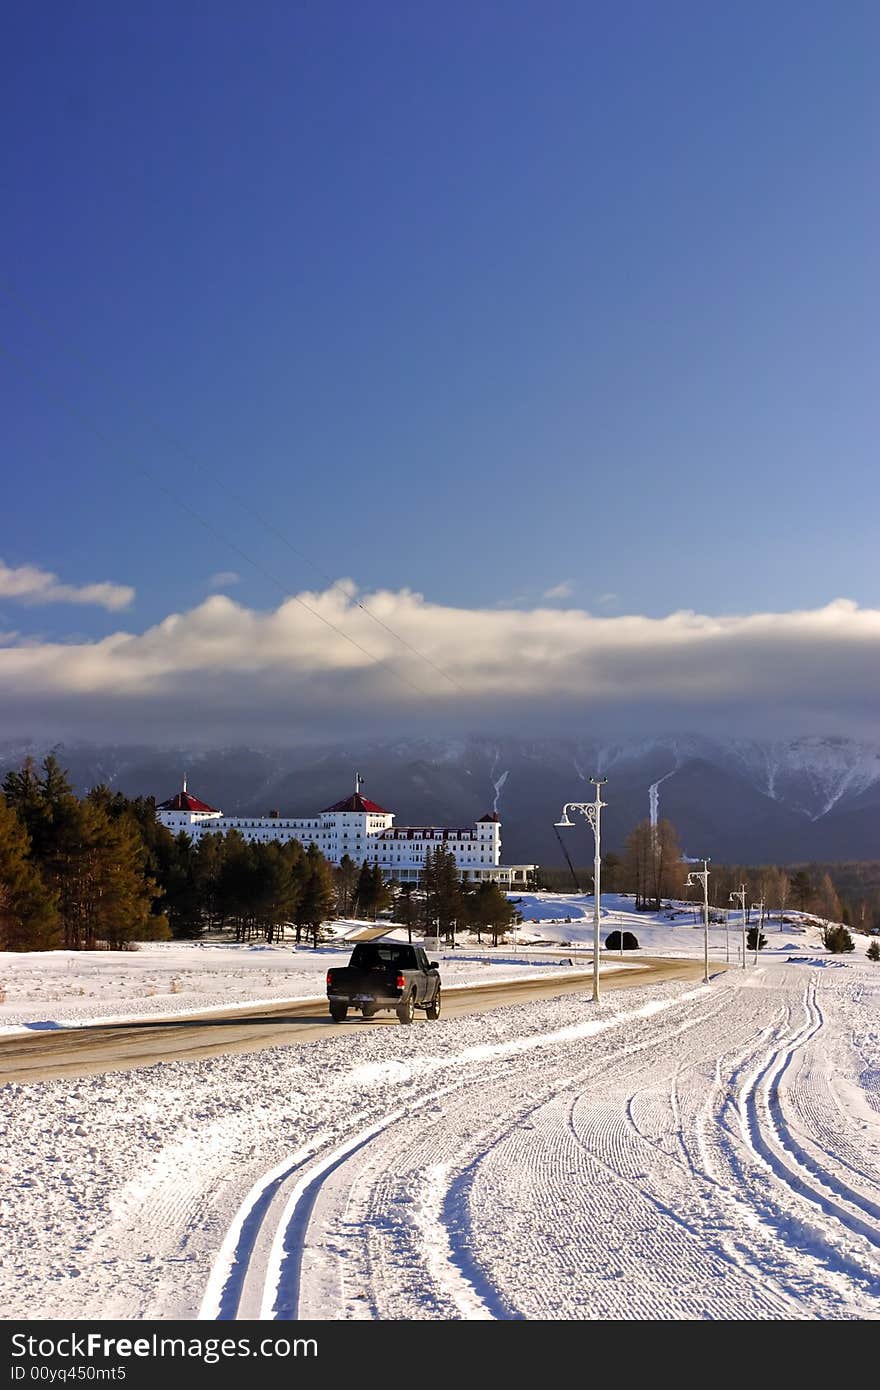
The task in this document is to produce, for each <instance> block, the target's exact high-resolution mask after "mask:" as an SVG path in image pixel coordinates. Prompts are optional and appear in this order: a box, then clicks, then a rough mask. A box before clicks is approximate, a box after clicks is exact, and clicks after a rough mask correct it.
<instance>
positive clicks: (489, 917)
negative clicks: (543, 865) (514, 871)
mask: <svg viewBox="0 0 880 1390" xmlns="http://www.w3.org/2000/svg"><path fill="white" fill-rule="evenodd" d="M470 912H471V920H472V921H474V922H477V923H479V924H480V926H482V927H486V928H488V929H489V930H490V931H491V933H492V945H493V946H497V945H498V939H499V937H500V936H503V935H504V934H505V932H507V931H509V930H510V928H511V927H512V926H513V924H514V922H515V921H516V918H517V911H516V908H515V907H514V905H513V903H512V902H511V901H510V899H509V898H508V896H507V894H506V893H505V892H504V890H503V889H502V888H501V886H500V885H499V884H497V883H493V882H491V881H489V880H484V882H482V883H481V884H480V886H479V888H478V889H477V891H476V893H475V894H474V895H473V901H472V904H471V909H470Z"/></svg>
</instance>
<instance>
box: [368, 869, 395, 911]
mask: <svg viewBox="0 0 880 1390" xmlns="http://www.w3.org/2000/svg"><path fill="white" fill-rule="evenodd" d="M393 900H394V896H393V894H392V892H391V889H390V887H389V886H388V882H387V880H386V878H385V875H384V874H383V872H382V869H381V867H380V865H379V864H374V865H373V868H372V870H371V873H370V909H371V915H372V918H373V921H374V922H375V920H376V918H377V917H378V916H379V914H380V912H385V911H386V910H387V908H389V907H390V906H391V904H392V902H393Z"/></svg>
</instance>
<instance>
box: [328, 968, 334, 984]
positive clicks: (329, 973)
mask: <svg viewBox="0 0 880 1390" xmlns="http://www.w3.org/2000/svg"><path fill="white" fill-rule="evenodd" d="M332 974H333V971H332V970H328V971H327V983H328V985H329V983H330V976H331V975H332Z"/></svg>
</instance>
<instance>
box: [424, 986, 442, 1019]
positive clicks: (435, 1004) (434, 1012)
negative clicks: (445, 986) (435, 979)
mask: <svg viewBox="0 0 880 1390" xmlns="http://www.w3.org/2000/svg"><path fill="white" fill-rule="evenodd" d="M425 1015H426V1017H428V1018H430V1019H431V1020H432V1021H433V1020H434V1019H435V1018H439V1017H440V986H439V985H438V986H437V993H436V994H435V995H434V998H433V999H432V1000H431V1002H430V1004H429V1005H428V1007H427V1008H426V1009H425Z"/></svg>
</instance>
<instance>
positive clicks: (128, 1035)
mask: <svg viewBox="0 0 880 1390" xmlns="http://www.w3.org/2000/svg"><path fill="white" fill-rule="evenodd" d="M627 966H628V968H627V969H626V970H621V971H619V972H615V973H612V974H609V975H606V976H604V978H602V979H600V989H601V990H602V992H603V993H604V992H606V991H609V990H617V989H633V988H636V987H640V986H644V985H650V984H656V983H659V982H662V981H665V980H692V979H694V980H696V979H702V975H703V964H702V961H696V960H669V959H657V958H647V959H646V958H642V959H640V960H639V961H638V962H633V963H632V965H630V964H629V962H628V963H627ZM709 968H710V973H717V972H718V971H720V970H723V969H724V968H725V967H724V966H723V965H719V964H717V963H713V962H710V967H709ZM592 978H593V977H592V972H591V971H584V972H580V971H578V972H577V973H576V974H575V973H572V974H571V975H566V976H564V977H563V976H559V975H557V976H555V977H554V978H553V979H547V980H509V981H504V982H499V983H498V984H480V985H467V986H465V987H464V988H460V989H455V990H448V989H447V990H445V991H444V994H443V1015H442V1016H443V1017H444V1018H456V1017H458V1016H459V1015H461V1014H473V1013H481V1012H482V1011H483V1010H485V1009H499V1008H503V1007H504V1005H506V1004H523V1003H526V1002H528V1001H529V1000H531V999H548V998H552V997H554V996H559V995H563V994H575V993H577V994H582V993H583V992H584V991H585V990H590V989H591V988H592ZM400 1026H401V1025H400V1024H399V1023H398V1021H397V1017H396V1015H395V1014H393V1013H380V1014H377V1015H376V1017H375V1018H373V1019H370V1020H369V1021H366V1020H365V1019H363V1018H361V1015H360V1014H354V1013H352V1014H349V1016H348V1018H347V1019H346V1020H345V1021H344V1022H343V1023H332V1022H331V1021H330V1018H329V1015H328V1012H327V1005H326V1003H325V1001H323V1000H315V999H306V1000H300V1001H299V1002H298V1003H295V1004H273V1005H271V1006H269V1007H264V1006H262V1005H261V1006H260V1007H259V1008H252V1007H249V1006H248V1005H246V1004H244V1005H242V1004H239V1005H237V1006H235V1007H231V1008H230V1009H228V1010H226V1011H224V1012H223V1013H216V1014H210V1015H207V1016H205V1015H202V1016H201V1017H198V1016H197V1017H192V1018H188V1017H187V1016H186V1015H185V1014H175V1015H173V1016H172V1017H167V1018H156V1017H153V1018H145V1019H142V1020H140V1021H139V1022H137V1023H114V1024H101V1025H98V1026H96V1027H87V1028H63V1029H57V1030H54V1031H52V1032H46V1033H43V1032H41V1033H27V1034H24V1033H17V1034H15V1035H14V1036H12V1037H7V1038H0V1084H2V1085H5V1084H7V1083H8V1082H11V1081H15V1082H19V1083H22V1082H27V1081H53V1080H56V1079H58V1078H59V1077H76V1076H94V1075H98V1074H100V1073H102V1072H108V1071H127V1070H129V1069H130V1068H132V1067H146V1066H152V1065H154V1064H155V1063H157V1062H187V1061H194V1060H195V1059H197V1058H199V1057H214V1056H216V1055H218V1054H219V1053H224V1052H259V1051H260V1050H261V1049H263V1048H266V1047H288V1046H291V1045H294V1044H297V1043H305V1042H313V1041H314V1040H315V1039H316V1038H325V1037H331V1036H333V1037H340V1036H344V1034H345V1032H346V1030H347V1029H351V1028H357V1029H362V1028H399V1027H400ZM430 1026H431V1025H430V1023H428V1022H427V1020H426V1019H425V1016H424V1014H423V1013H422V1012H421V1011H417V1013H416V1020H415V1023H414V1024H413V1027H427V1028H430Z"/></svg>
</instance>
